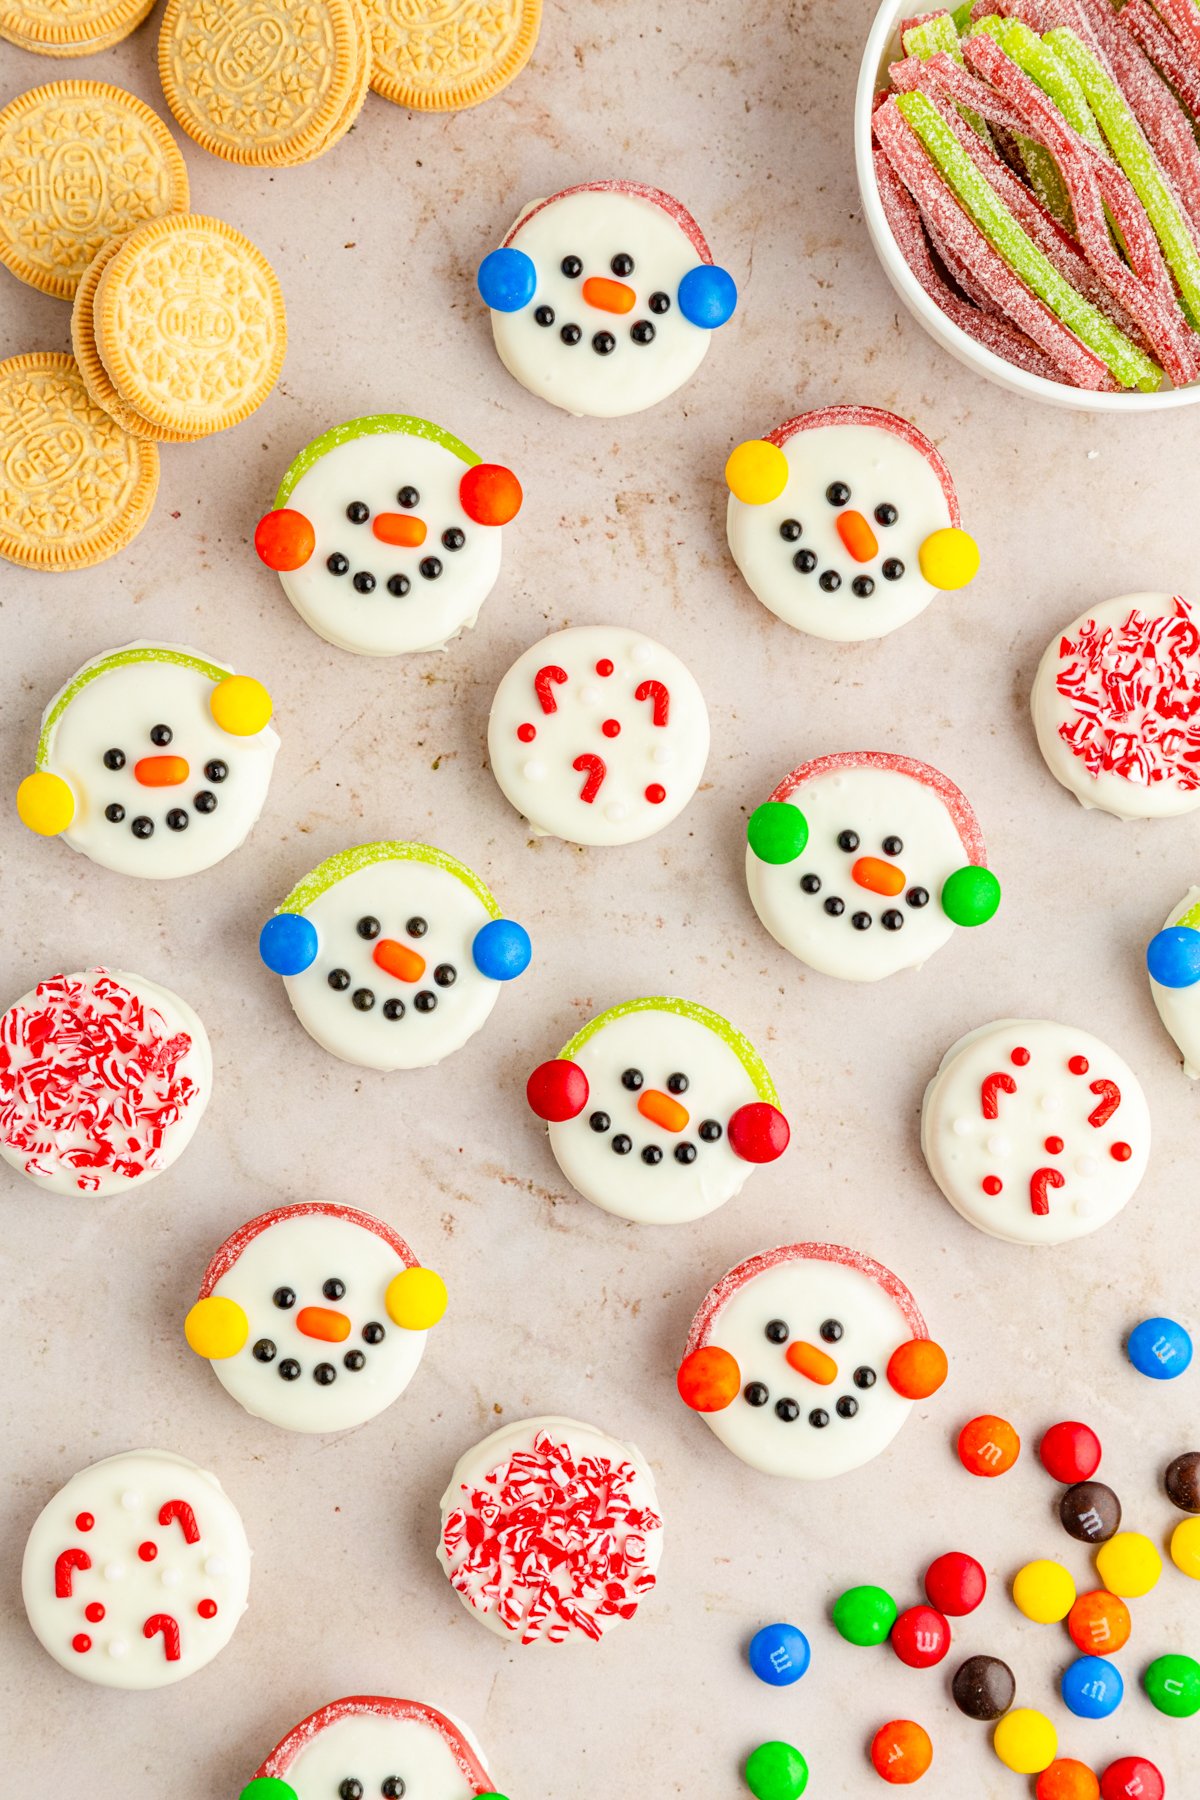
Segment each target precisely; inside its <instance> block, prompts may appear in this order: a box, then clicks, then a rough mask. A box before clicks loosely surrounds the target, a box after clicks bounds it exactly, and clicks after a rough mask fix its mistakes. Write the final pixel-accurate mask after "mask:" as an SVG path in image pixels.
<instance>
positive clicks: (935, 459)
mask: <svg viewBox="0 0 1200 1800" xmlns="http://www.w3.org/2000/svg"><path fill="white" fill-rule="evenodd" d="M826 425H865V426H867V427H868V428H869V429H870V430H872V431H886V432H889V433H890V434H891V436H892V437H897V438H899V439H900V441H901V443H903V444H908V445H909V446H910V447H911V448H912V449H914V450H916V451H918V452H919V453H920V454H921V455H922V456H923V457H924V458H925V461H926V462H927V463H928V464H929V466H930V468H931V469H932V470H933V472H934V474H935V475H936V476H937V478H938V483H939V485H940V487H941V490H942V493H943V494H944V495H945V498H946V505H947V507H948V508H949V510H950V523H951V525H953V526H956V527H961V525H962V513H961V512H960V510H959V505H958V495H957V494H956V493H955V491H954V483H953V481H952V480H951V479H950V471H949V469H948V468H947V467H946V465H945V463H944V462H943V461H942V458H941V455H940V454H939V452H938V450H937V447H936V446H935V445H934V444H932V443H930V441H929V439H928V438H927V437H926V436H925V433H924V432H923V431H918V430H917V427H916V426H915V425H910V424H909V422H908V420H907V419H901V418H900V417H899V416H898V415H897V414H896V413H893V412H886V411H885V410H884V408H883V407H881V406H821V407H818V408H817V410H816V411H815V412H806V413H798V414H797V415H796V417H795V418H794V419H785V420H784V422H783V424H782V425H777V426H776V427H775V429H774V431H768V432H767V433H766V436H765V442H766V443H768V444H775V445H776V446H777V447H778V448H779V449H780V450H782V449H783V446H784V445H785V444H786V443H787V442H788V440H789V438H794V437H796V436H797V435H798V434H799V433H800V432H801V431H820V430H822V429H823V428H824V427H825V426H826ZM775 798H778V796H775Z"/></svg>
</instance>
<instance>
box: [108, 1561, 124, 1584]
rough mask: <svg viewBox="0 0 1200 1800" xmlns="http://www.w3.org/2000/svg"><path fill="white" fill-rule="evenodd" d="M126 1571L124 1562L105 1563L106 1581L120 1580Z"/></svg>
mask: <svg viewBox="0 0 1200 1800" xmlns="http://www.w3.org/2000/svg"><path fill="white" fill-rule="evenodd" d="M124 1573H125V1564H124V1563H105V1565H104V1579H105V1581H120V1580H121V1578H122V1576H123V1575H124Z"/></svg>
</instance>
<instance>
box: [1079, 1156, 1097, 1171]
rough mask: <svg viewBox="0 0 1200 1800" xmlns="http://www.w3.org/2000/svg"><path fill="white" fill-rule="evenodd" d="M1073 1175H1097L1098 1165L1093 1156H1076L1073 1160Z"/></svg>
mask: <svg viewBox="0 0 1200 1800" xmlns="http://www.w3.org/2000/svg"><path fill="white" fill-rule="evenodd" d="M1075 1173H1076V1174H1077V1175H1098V1174H1099V1173H1100V1164H1099V1163H1098V1162H1097V1161H1096V1158H1095V1157H1094V1156H1077V1157H1076V1158H1075Z"/></svg>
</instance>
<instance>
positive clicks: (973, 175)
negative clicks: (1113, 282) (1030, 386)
mask: <svg viewBox="0 0 1200 1800" xmlns="http://www.w3.org/2000/svg"><path fill="white" fill-rule="evenodd" d="M895 103H896V106H897V107H898V108H899V110H900V113H901V115H902V116H903V118H904V119H905V121H906V123H907V124H909V125H910V126H911V127H912V129H913V130H914V131H915V132H916V134H917V136H918V137H919V138H920V140H921V142H922V144H923V145H924V146H925V149H926V150H927V151H928V153H929V155H930V156H931V157H932V159H933V161H934V163H935V164H936V165H937V167H938V169H939V170H940V171H941V174H942V177H943V179H944V180H945V181H946V183H947V184H948V185H949V187H950V188H951V189H952V190H953V192H954V193H955V195H956V196H957V197H958V199H959V201H960V202H961V204H962V205H963V206H964V207H965V209H966V211H967V212H968V213H969V214H970V216H971V218H972V219H974V221H975V223H976V225H977V226H978V227H979V229H980V231H981V232H982V233H983V235H984V237H985V238H986V239H987V240H988V242H989V244H991V245H992V247H993V249H995V250H996V251H997V252H998V253H999V255H1000V256H1002V257H1003V258H1004V261H1005V262H1006V263H1007V264H1008V266H1009V268H1010V269H1012V270H1013V272H1014V273H1015V274H1017V275H1019V276H1020V278H1021V280H1022V281H1023V282H1024V283H1025V285H1026V286H1027V287H1029V288H1031V289H1032V290H1033V292H1034V293H1035V294H1036V295H1037V296H1038V298H1039V300H1042V301H1043V302H1044V303H1045V305H1047V306H1048V307H1049V308H1050V311H1051V312H1053V313H1055V314H1056V315H1057V316H1058V318H1060V319H1061V320H1062V322H1063V324H1064V325H1066V326H1067V327H1068V328H1069V329H1070V330H1071V331H1073V332H1074V333H1075V335H1076V337H1077V338H1080V339H1081V340H1082V341H1083V343H1085V344H1086V345H1087V346H1088V348H1089V349H1091V350H1094V351H1095V353H1096V355H1097V356H1098V357H1099V358H1100V360H1101V361H1102V362H1103V364H1104V366H1105V367H1106V368H1107V369H1108V371H1109V372H1110V374H1112V375H1113V376H1114V377H1115V378H1116V380H1117V381H1119V382H1120V383H1121V385H1122V386H1123V387H1137V388H1142V389H1144V390H1145V391H1146V392H1147V393H1150V392H1153V391H1154V390H1155V389H1156V388H1157V387H1158V386H1159V385H1160V383H1161V380H1162V370H1161V369H1160V368H1159V367H1158V365H1157V364H1156V363H1153V362H1151V360H1150V358H1149V357H1148V356H1145V355H1143V353H1142V352H1141V351H1140V350H1139V349H1138V347H1137V345H1136V344H1135V343H1133V342H1132V341H1131V340H1130V339H1129V338H1127V337H1126V336H1125V334H1124V332H1123V331H1118V329H1117V327H1116V326H1115V325H1114V324H1112V322H1111V321H1110V320H1109V319H1106V318H1105V317H1104V315H1103V313H1101V312H1098V311H1097V310H1096V308H1095V307H1094V306H1092V305H1091V304H1090V303H1089V302H1088V301H1087V300H1085V299H1084V298H1083V296H1082V295H1081V294H1079V293H1077V292H1076V290H1075V289H1074V288H1073V287H1071V285H1070V284H1069V282H1066V281H1064V280H1063V277H1062V276H1061V275H1060V274H1059V273H1058V270H1057V269H1056V268H1055V267H1054V265H1053V264H1052V263H1051V262H1050V261H1049V260H1048V259H1047V257H1046V256H1045V254H1044V253H1043V252H1042V251H1041V250H1040V249H1039V247H1038V246H1037V245H1036V244H1035V243H1034V242H1033V240H1032V238H1030V237H1028V236H1027V235H1026V233H1025V232H1024V231H1022V229H1021V227H1020V225H1018V223H1017V221H1016V220H1015V219H1014V218H1013V216H1012V214H1011V213H1010V212H1009V210H1008V208H1007V206H1005V204H1004V202H1003V201H1002V200H1001V199H1000V198H999V196H998V195H997V193H996V191H995V189H994V188H993V187H992V185H991V183H990V182H989V181H988V180H987V178H986V177H985V176H984V175H982V174H980V172H979V170H978V169H976V167H975V165H974V163H973V162H972V161H971V159H970V158H969V157H968V156H967V154H966V152H965V151H964V150H963V149H962V147H961V146H960V145H959V143H958V141H957V139H956V138H955V136H954V134H953V132H952V131H951V130H950V128H949V126H948V125H947V124H946V122H945V120H944V119H943V118H942V116H941V114H940V113H939V112H938V110H937V108H936V107H935V106H934V105H933V104H932V102H931V101H930V100H929V99H928V98H927V97H926V96H925V95H924V94H920V93H915V94H898V95H897V96H896V102H895Z"/></svg>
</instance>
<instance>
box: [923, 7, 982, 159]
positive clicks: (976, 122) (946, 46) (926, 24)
mask: <svg viewBox="0 0 1200 1800" xmlns="http://www.w3.org/2000/svg"><path fill="white" fill-rule="evenodd" d="M958 39H959V31H958V27H957V25H955V23H954V20H953V19H952V18H951V16H950V14H949V13H945V12H941V13H927V14H926V15H925V17H924V18H923V19H917V20H913V21H909V22H906V24H905V25H904V26H902V27H901V31H900V42H901V43H902V44H903V46H904V53H905V55H906V56H916V57H919V58H922V59H924V58H925V57H927V56H934V55H936V54H937V52H938V51H939V50H944V51H945V53H946V55H947V56H953V57H954V58H955V60H956V61H959V62H961V60H962V47H961V45H960V44H959V41H958ZM963 117H964V118H965V119H966V121H967V124H968V125H969V126H970V127H971V130H972V131H975V132H978V134H979V136H980V137H981V138H983V139H984V140H985V142H987V143H990V142H991V138H992V134H991V132H990V131H989V130H988V128H987V126H986V125H985V123H984V121H983V120H982V119H981V118H980V116H979V114H978V113H973V112H969V111H967V112H964V114H963Z"/></svg>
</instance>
